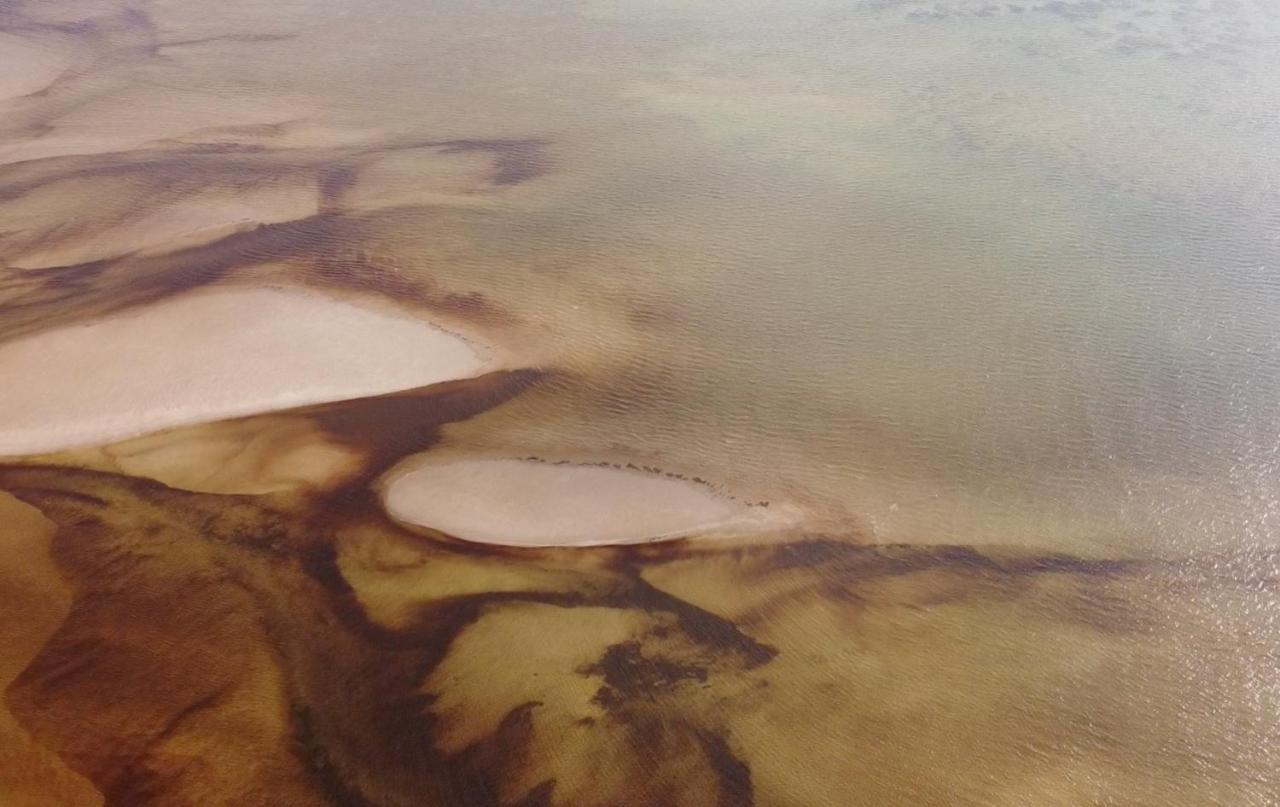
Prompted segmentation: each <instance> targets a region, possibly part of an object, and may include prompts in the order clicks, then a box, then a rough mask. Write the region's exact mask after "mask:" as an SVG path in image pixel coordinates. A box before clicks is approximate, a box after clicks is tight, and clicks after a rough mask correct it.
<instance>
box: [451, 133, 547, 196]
mask: <svg viewBox="0 0 1280 807" xmlns="http://www.w3.org/2000/svg"><path fill="white" fill-rule="evenodd" d="M434 145H437V146H439V147H441V148H442V149H444V150H445V152H446V153H447V152H465V151H481V152H485V153H487V154H492V155H493V159H494V166H493V174H492V175H491V176H490V180H491V181H492V182H493V184H494V185H498V186H502V185H519V184H520V183H522V182H528V181H529V180H532V179H536V178H537V177H540V176H542V175H543V174H545V173H547V171H548V170H550V168H551V160H550V158H549V157H548V156H547V143H546V141H544V140H539V139H528V140H445V141H440V142H437V143H435V144H434Z"/></svg>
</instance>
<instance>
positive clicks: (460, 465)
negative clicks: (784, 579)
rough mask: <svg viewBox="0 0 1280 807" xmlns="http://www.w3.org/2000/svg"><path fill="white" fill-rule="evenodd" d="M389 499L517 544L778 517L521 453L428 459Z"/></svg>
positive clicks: (606, 540) (389, 490) (468, 531)
mask: <svg viewBox="0 0 1280 807" xmlns="http://www.w3.org/2000/svg"><path fill="white" fill-rule="evenodd" d="M383 500H384V504H385V506H386V508H387V511H388V512H389V513H390V514H391V516H392V517H393V518H396V519H398V520H400V521H402V522H405V523H409V524H416V525H420V526H425V527H430V528H432V529H436V530H440V531H441V532H444V533H446V534H448V535H452V536H454V537H457V538H462V539H466V540H470V541H479V542H482V543H491V544H506V545H510V546H561V545H572V546H589V545H593V544H625V543H643V542H646V541H656V540H661V539H666V538H679V537H683V536H687V535H693V534H700V533H709V532H718V531H722V530H726V529H751V528H759V527H762V526H765V525H767V524H771V523H772V520H771V519H769V518H768V517H767V516H766V515H765V514H764V513H762V512H760V510H759V509H757V508H752V507H748V506H747V505H746V504H744V503H742V502H740V501H737V500H735V499H732V498H730V497H728V496H725V495H721V494H720V493H718V492H716V491H715V490H714V489H712V488H711V487H709V486H707V485H704V484H701V483H698V482H692V481H688V480H684V479H674V478H671V477H668V476H663V475H660V474H654V473H648V472H644V471H633V470H628V469H618V468H612V467H600V466H594V465H557V464H554V463H547V462H534V461H528V460H518V459H464V460H450V461H443V462H440V461H437V462H424V463H422V464H420V465H418V466H416V467H413V468H410V469H408V470H405V471H404V472H402V473H400V474H397V475H393V476H392V477H391V478H390V479H389V480H388V481H387V483H386V484H385V486H384V490H383Z"/></svg>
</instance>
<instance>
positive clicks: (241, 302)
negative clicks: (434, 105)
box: [0, 287, 492, 456]
mask: <svg viewBox="0 0 1280 807" xmlns="http://www.w3.org/2000/svg"><path fill="white" fill-rule="evenodd" d="M488 365H489V361H488V359H487V358H486V357H485V356H483V355H482V353H481V352H480V351H479V349H478V348H477V347H476V346H474V345H473V344H472V343H470V342H469V341H467V340H465V339H463V338H462V337H461V336H458V335H456V334H453V333H451V332H448V331H445V330H443V329H441V328H438V327H435V326H433V325H432V324H431V323H428V322H425V321H422V320H419V319H415V318H413V317H410V316H408V315H404V314H400V313H397V312H395V311H394V310H392V309H390V308H374V307H371V306H364V305H359V304H355V303H349V302H345V301H342V300H338V299H334V298H332V297H326V296H324V295H320V294H316V293H313V292H310V291H307V290H304V289H297V288H290V289H283V288H248V287H245V288H234V287H229V288H224V289H217V290H207V291H201V292H196V293H192V294H188V295H184V296H182V297H178V298H176V299H172V300H166V301H163V302H160V303H156V304H154V305H151V306H147V307H145V308H139V309H135V310H132V311H128V312H125V313H121V314H116V315H111V316H108V317H106V318H104V319H100V320H97V321H93V322H88V323H85V324H77V325H71V326H65V327H59V328H55V329H53V330H50V331H45V332H43V333H37V334H32V335H30V336H24V337H20V338H18V339H15V340H12V341H10V342H6V343H0V377H3V378H7V379H13V381H12V383H10V384H9V385H8V386H7V389H6V390H5V394H4V395H3V396H0V455H10V456H12V455H21V454H35V453H40V452H48V451H57V450H61V449H66V448H73V447H78V446H86V445H93V444H97V443H102V442H106V441H109V440H118V439H122V438H125V437H132V436H136V435H140V434H144V433H147V432H152V431H158V430H161V429H165V428H170V427H173V426H181V425H188V424H192V423H199V422H202V421H209V420H219V419H222V418H229V417H238V416H242V415H249V414H254V413H258V412H267V411H273V410H278V409H285V408H289V407H293V406H302V405H306V404H315V403H323V402H327V401H335V400H343V399H347V398H355V397H360V396H366V395H378V394H382V393H387V392H395V391H398V390H404V389H411V388H414V387H421V386H426V385H428V384H434V383H439V382H442V381H449V380H452V379H458V378H467V377H470V376H474V375H478V374H480V373H481V372H484V371H485V370H487V369H492V368H490V367H489V366H488Z"/></svg>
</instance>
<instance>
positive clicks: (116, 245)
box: [10, 184, 318, 269]
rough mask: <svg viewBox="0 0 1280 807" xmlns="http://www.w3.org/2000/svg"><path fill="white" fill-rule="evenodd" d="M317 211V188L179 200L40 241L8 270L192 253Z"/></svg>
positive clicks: (264, 189) (297, 186) (265, 189)
mask: <svg viewBox="0 0 1280 807" xmlns="http://www.w3.org/2000/svg"><path fill="white" fill-rule="evenodd" d="M317 210H318V201H317V195H316V189H315V186H314V185H313V184H312V185H306V184H289V185H286V184H282V185H276V186H263V187H258V188H249V189H243V190H236V191H231V190H228V191H224V192H210V193H205V194H199V195H196V196H192V197H190V198H187V199H180V200H178V201H176V202H174V203H173V204H168V205H165V206H163V207H160V208H158V209H155V210H152V211H149V212H147V213H145V214H143V215H141V216H138V217H137V218H135V219H133V220H132V221H122V222H115V221H110V222H107V226H106V227H105V228H102V229H98V228H90V229H88V230H87V231H84V232H74V230H73V232H72V234H71V235H70V236H67V237H64V238H61V239H59V238H56V237H52V238H44V239H41V240H39V241H38V242H37V244H38V245H37V246H35V247H34V248H32V249H31V250H29V251H26V252H23V253H20V254H19V255H17V256H16V257H15V258H14V259H13V260H11V261H10V265H11V266H12V267H13V268H15V269H42V268H46V267H51V266H68V265H71V264H76V263H86V262H88V261H94V260H101V259H104V258H114V257H119V256H121V255H125V254H128V253H139V254H143V255H145V254H150V253H155V252H159V251H163V250H166V249H181V248H187V247H193V246H198V245H200V244H204V243H209V242H211V241H215V240H217V239H219V238H224V237H226V236H228V235H231V234H232V233H235V232H237V231H240V230H246V229H252V228H254V227H257V226H259V225H262V224H274V223H277V222H282V221H290V220H293V219H300V218H305V217H307V216H310V215H313V214H315V213H316V211H317ZM42 212H44V211H43V210H42V209H41V208H40V207H36V208H35V209H34V211H33V213H32V214H31V215H32V216H39V215H40V214H41V213H42ZM86 218H87V217H86ZM49 242H52V243H49Z"/></svg>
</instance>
